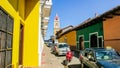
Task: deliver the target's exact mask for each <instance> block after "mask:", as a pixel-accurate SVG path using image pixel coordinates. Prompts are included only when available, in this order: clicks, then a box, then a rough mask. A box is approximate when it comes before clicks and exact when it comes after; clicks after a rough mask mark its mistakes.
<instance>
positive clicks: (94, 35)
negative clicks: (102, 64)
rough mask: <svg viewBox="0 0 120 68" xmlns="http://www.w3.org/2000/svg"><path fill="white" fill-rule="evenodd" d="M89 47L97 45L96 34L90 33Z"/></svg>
mask: <svg viewBox="0 0 120 68" xmlns="http://www.w3.org/2000/svg"><path fill="white" fill-rule="evenodd" d="M90 47H97V34H92V35H90Z"/></svg>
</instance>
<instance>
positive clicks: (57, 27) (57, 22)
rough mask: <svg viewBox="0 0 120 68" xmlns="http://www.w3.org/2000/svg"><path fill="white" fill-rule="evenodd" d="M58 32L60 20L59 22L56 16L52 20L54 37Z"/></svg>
mask: <svg viewBox="0 0 120 68" xmlns="http://www.w3.org/2000/svg"><path fill="white" fill-rule="evenodd" d="M59 30H60V20H59V17H58V15H57V14H56V16H55V18H54V37H55V34H56V33H57V31H59Z"/></svg>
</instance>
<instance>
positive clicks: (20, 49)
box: [19, 24, 24, 65]
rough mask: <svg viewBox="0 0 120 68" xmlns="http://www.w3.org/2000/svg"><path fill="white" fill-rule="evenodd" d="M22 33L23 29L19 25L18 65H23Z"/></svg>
mask: <svg viewBox="0 0 120 68" xmlns="http://www.w3.org/2000/svg"><path fill="white" fill-rule="evenodd" d="M23 33H24V27H23V25H22V24H21V25H20V42H19V65H22V64H23Z"/></svg>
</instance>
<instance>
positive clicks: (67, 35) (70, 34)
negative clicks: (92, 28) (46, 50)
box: [56, 25, 76, 50]
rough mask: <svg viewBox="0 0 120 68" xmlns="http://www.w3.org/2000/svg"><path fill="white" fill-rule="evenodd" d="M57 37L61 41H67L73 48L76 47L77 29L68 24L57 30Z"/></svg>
mask: <svg viewBox="0 0 120 68" xmlns="http://www.w3.org/2000/svg"><path fill="white" fill-rule="evenodd" d="M56 38H57V39H58V42H60V43H63V42H64V43H67V44H68V45H69V46H70V49H71V50H75V49H76V31H75V30H74V28H73V26H71V25H70V26H68V27H65V28H63V29H61V30H60V31H58V32H57V34H56Z"/></svg>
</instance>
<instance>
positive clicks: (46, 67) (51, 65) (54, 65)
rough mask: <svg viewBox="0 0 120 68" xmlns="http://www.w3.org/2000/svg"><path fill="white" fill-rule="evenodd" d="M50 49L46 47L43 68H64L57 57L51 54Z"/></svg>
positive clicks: (43, 54) (43, 55)
mask: <svg viewBox="0 0 120 68" xmlns="http://www.w3.org/2000/svg"><path fill="white" fill-rule="evenodd" d="M50 49H51V48H49V47H47V46H46V45H44V49H43V53H42V65H41V68H64V66H63V65H62V64H61V63H60V62H58V59H57V58H56V56H55V55H53V54H51V51H50Z"/></svg>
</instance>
